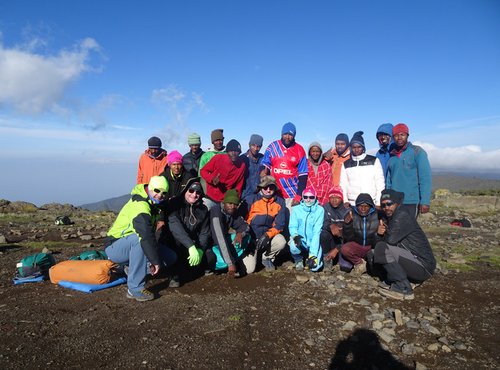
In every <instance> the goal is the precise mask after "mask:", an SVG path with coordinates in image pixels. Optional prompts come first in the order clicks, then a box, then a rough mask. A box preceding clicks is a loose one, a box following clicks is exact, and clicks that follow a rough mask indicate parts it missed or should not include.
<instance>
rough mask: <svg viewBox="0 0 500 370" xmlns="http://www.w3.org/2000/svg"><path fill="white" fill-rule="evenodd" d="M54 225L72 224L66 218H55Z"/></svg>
mask: <svg viewBox="0 0 500 370" xmlns="http://www.w3.org/2000/svg"><path fill="white" fill-rule="evenodd" d="M54 223H55V224H56V225H72V224H73V222H72V221H71V219H70V218H69V217H68V216H57V217H56V220H55V221H54Z"/></svg>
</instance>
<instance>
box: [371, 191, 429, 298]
mask: <svg viewBox="0 0 500 370" xmlns="http://www.w3.org/2000/svg"><path fill="white" fill-rule="evenodd" d="M403 198H404V194H403V193H401V192H398V191H395V190H392V189H388V190H384V191H383V192H382V196H381V198H380V205H381V207H382V210H383V211H384V215H385V219H386V223H384V222H383V220H381V221H380V226H379V228H378V234H379V235H382V236H383V241H379V242H378V243H377V245H376V246H375V251H374V260H375V263H378V264H381V265H382V267H383V268H384V270H385V272H386V273H387V277H386V281H385V282H384V281H383V282H381V283H380V284H379V287H380V288H379V293H380V294H381V295H383V296H384V297H389V298H394V299H399V300H405V299H413V298H414V294H413V288H412V283H411V282H413V283H416V284H421V283H422V282H423V281H425V280H427V279H429V278H430V277H431V276H432V274H433V273H434V270H435V268H436V260H435V258H434V254H433V253H432V248H431V245H430V243H429V240H428V239H427V237H426V236H425V233H424V232H423V230H422V229H421V228H420V225H419V224H418V222H417V220H416V219H415V218H414V217H412V216H410V215H409V213H408V212H405V210H404V209H403V208H401V207H400V205H401V204H402V202H403Z"/></svg>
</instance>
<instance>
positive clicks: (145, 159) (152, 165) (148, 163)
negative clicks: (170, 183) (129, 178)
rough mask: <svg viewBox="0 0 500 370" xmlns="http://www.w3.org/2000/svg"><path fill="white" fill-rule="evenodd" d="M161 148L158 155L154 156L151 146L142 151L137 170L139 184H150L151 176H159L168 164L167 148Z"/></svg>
mask: <svg viewBox="0 0 500 370" xmlns="http://www.w3.org/2000/svg"><path fill="white" fill-rule="evenodd" d="M160 150H161V152H160V154H158V155H157V156H156V157H153V155H152V154H151V150H150V149H149V148H148V149H146V150H145V151H144V153H142V155H141V158H139V168H138V170H137V183H138V184H148V183H149V180H150V179H151V177H153V176H158V175H159V174H160V173H162V172H163V170H164V169H165V167H166V166H167V165H168V158H167V151H166V150H165V149H160Z"/></svg>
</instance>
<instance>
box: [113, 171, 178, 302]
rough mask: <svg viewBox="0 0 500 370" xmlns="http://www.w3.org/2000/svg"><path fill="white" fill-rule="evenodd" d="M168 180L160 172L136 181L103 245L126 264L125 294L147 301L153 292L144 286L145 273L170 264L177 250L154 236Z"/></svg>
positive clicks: (157, 270)
mask: <svg viewBox="0 0 500 370" xmlns="http://www.w3.org/2000/svg"><path fill="white" fill-rule="evenodd" d="M167 192H168V184H167V180H166V179H165V178H164V177H163V176H153V177H151V179H150V181H149V184H138V185H136V186H135V187H134V188H133V189H132V192H131V194H132V197H131V198H130V200H129V201H128V202H127V203H126V204H125V205H124V206H123V208H122V209H121V211H120V213H119V214H118V217H117V218H116V220H115V222H114V223H113V225H112V226H111V229H109V231H108V236H107V240H106V242H105V245H106V246H107V247H106V249H105V252H106V255H107V256H108V258H109V259H110V260H111V261H113V262H115V263H118V264H124V265H126V264H128V273H127V274H128V276H127V285H128V292H127V297H128V298H132V299H135V300H137V301H140V302H142V301H150V300H152V299H154V294H153V293H152V292H150V291H148V290H146V289H145V284H146V275H147V273H148V265H149V272H150V273H151V275H156V274H158V272H159V271H160V269H161V268H162V267H169V266H171V265H173V264H174V263H175V261H176V259H177V256H176V254H175V253H174V251H172V250H171V249H169V248H167V247H166V246H164V245H161V244H158V242H157V241H156V238H155V231H156V222H157V220H158V217H159V213H160V208H159V206H160V205H161V203H163V202H164V201H165V200H166V199H167Z"/></svg>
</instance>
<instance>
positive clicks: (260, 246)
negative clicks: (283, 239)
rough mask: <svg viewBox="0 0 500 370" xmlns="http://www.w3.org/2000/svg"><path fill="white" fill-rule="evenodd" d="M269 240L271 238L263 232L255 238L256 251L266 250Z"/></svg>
mask: <svg viewBox="0 0 500 370" xmlns="http://www.w3.org/2000/svg"><path fill="white" fill-rule="evenodd" d="M270 241H271V238H269V236H268V235H267V233H264V234H262V235H261V237H260V238H259V239H257V242H256V243H255V247H256V248H257V250H258V251H266V250H267V248H268V247H269V242H270Z"/></svg>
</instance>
